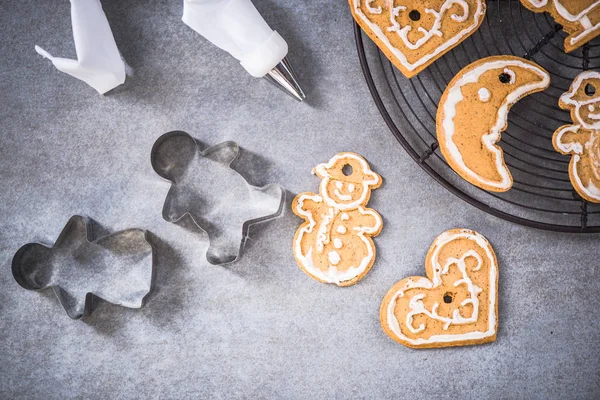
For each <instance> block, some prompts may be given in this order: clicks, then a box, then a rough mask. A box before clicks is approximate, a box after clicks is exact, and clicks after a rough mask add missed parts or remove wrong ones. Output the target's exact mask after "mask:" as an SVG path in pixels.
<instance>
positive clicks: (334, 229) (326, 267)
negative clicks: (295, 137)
mask: <svg viewBox="0 0 600 400" xmlns="http://www.w3.org/2000/svg"><path fill="white" fill-rule="evenodd" d="M313 174H315V175H317V176H318V177H319V178H321V184H320V186H319V194H315V193H311V192H304V193H300V194H299V195H297V196H296V198H295V199H294V201H293V202H292V210H293V211H294V213H295V214H296V215H298V216H299V217H301V218H303V219H304V220H305V222H304V223H303V224H302V225H301V226H300V227H299V228H298V230H297V231H296V235H295V237H294V247H293V251H294V256H295V257H296V261H297V262H298V265H299V266H300V268H301V269H302V270H303V271H304V272H306V273H307V274H308V275H309V276H311V277H312V278H314V279H316V280H317V281H319V282H323V283H334V284H337V285H339V286H349V285H353V284H355V283H357V282H358V281H359V280H360V279H362V277H363V276H365V275H366V274H367V272H369V270H370V269H371V267H372V265H373V262H374V261H375V245H374V243H373V239H372V237H373V236H377V235H378V234H379V232H380V231H381V229H382V227H383V221H382V219H381V216H380V215H379V214H378V213H377V212H376V211H375V210H372V209H370V208H366V205H367V202H368V201H369V198H370V196H371V190H372V189H376V188H378V187H379V186H380V185H381V182H382V179H381V177H380V176H379V175H378V174H377V173H375V172H373V171H372V170H371V168H370V166H369V164H368V163H367V161H366V160H365V159H364V158H362V157H361V156H359V155H358V154H355V153H349V152H346V153H340V154H337V155H336V156H334V157H333V158H332V159H331V160H329V162H327V163H324V164H319V165H317V166H316V167H315V168H314V169H313Z"/></svg>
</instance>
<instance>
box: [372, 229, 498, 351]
mask: <svg viewBox="0 0 600 400" xmlns="http://www.w3.org/2000/svg"><path fill="white" fill-rule="evenodd" d="M425 273H426V275H427V278H425V277H422V276H412V277H409V278H404V279H402V280H401V281H400V282H398V283H396V284H395V285H394V286H392V288H391V289H390V290H389V291H388V292H387V294H386V295H385V297H384V298H383V302H382V303H381V309H380V312H379V318H380V320H381V326H382V327H383V330H384V331H385V333H387V334H388V335H389V336H390V337H391V338H392V339H394V340H395V341H397V342H399V343H402V344H403V345H405V346H408V347H414V348H423V347H449V346H463V345H469V344H479V343H487V342H493V341H494V340H496V328H497V325H498V262H497V261H496V255H495V254H494V250H493V249H492V246H491V245H490V243H489V242H488V241H487V239H486V238H484V237H483V236H482V235H480V234H479V233H477V232H474V231H471V230H468V229H452V230H449V231H446V232H444V233H442V234H441V235H440V236H438V237H437V238H436V239H435V241H434V242H433V244H432V245H431V247H430V248H429V252H428V253H427V258H426V261H425Z"/></svg>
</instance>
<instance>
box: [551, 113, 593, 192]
mask: <svg viewBox="0 0 600 400" xmlns="http://www.w3.org/2000/svg"><path fill="white" fill-rule="evenodd" d="M580 128H581V125H567V126H564V127H562V128H561V129H560V130H558V131H557V132H556V133H555V134H554V138H553V139H552V140H553V142H554V146H555V147H556V148H557V149H558V150H560V151H561V152H562V153H564V154H571V157H572V158H571V162H570V163H569V171H570V174H569V175H570V176H571V177H572V178H573V179H574V180H575V182H574V184H573V186H576V189H579V190H581V191H582V192H583V193H585V194H586V195H587V196H589V197H590V198H591V199H594V200H597V201H599V202H600V187H597V186H596V185H594V184H593V181H592V180H591V179H590V182H589V184H588V185H584V184H583V182H582V181H581V178H580V177H579V172H578V170H577V164H578V163H579V160H581V155H582V154H583V152H584V151H583V150H584V149H583V148H584V146H582V145H581V143H574V142H568V143H563V141H562V137H563V135H564V134H565V133H569V132H574V133H576V132H577V131H578V130H579V129H580ZM594 140H600V134H598V132H596V131H594V132H591V137H590V140H589V141H588V142H586V143H585V147H591V146H592V145H593V142H594ZM572 183H573V182H572Z"/></svg>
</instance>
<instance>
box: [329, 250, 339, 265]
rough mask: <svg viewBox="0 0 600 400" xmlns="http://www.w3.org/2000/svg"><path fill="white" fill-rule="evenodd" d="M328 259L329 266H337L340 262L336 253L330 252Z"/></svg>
mask: <svg viewBox="0 0 600 400" xmlns="http://www.w3.org/2000/svg"><path fill="white" fill-rule="evenodd" d="M328 257H329V263H330V264H331V265H338V264H339V262H340V255H339V254H338V252H337V251H330V252H329V254H328Z"/></svg>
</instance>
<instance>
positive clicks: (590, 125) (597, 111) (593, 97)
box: [561, 71, 600, 130]
mask: <svg viewBox="0 0 600 400" xmlns="http://www.w3.org/2000/svg"><path fill="white" fill-rule="evenodd" d="M583 74H585V77H583V79H581V80H577V81H576V83H575V84H574V87H572V88H571V90H570V91H569V92H567V93H565V94H564V95H563V96H561V102H563V103H565V104H567V107H568V108H572V107H574V108H575V118H574V120H575V121H574V122H576V123H578V124H581V125H582V126H583V127H584V128H585V129H594V130H596V129H600V77H599V76H598V73H596V72H590V71H588V72H584V73H583ZM561 107H562V106H561Z"/></svg>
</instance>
